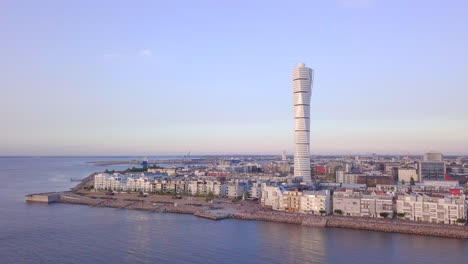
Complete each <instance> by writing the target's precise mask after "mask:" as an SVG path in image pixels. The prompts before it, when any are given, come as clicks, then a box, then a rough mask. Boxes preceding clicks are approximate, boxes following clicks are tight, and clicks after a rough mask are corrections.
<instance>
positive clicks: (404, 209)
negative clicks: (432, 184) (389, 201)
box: [396, 193, 467, 224]
mask: <svg viewBox="0 0 468 264" xmlns="http://www.w3.org/2000/svg"><path fill="white" fill-rule="evenodd" d="M396 204H397V206H396V208H397V213H398V214H404V216H403V217H402V218H404V219H408V220H413V221H424V222H432V223H444V224H454V223H456V221H457V219H466V218H467V212H466V211H467V203H466V198H465V196H464V195H460V196H445V197H443V196H428V195H424V194H417V193H413V194H404V195H399V196H398V200H397V203H396Z"/></svg>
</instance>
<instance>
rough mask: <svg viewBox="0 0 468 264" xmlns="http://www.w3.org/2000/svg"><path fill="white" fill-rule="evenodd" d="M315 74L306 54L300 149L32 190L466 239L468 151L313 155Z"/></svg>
mask: <svg viewBox="0 0 468 264" xmlns="http://www.w3.org/2000/svg"><path fill="white" fill-rule="evenodd" d="M313 79H314V71H313V70H312V69H311V68H308V67H306V66H305V64H304V63H299V64H298V65H297V66H296V67H295V68H294V69H293V74H292V83H293V85H292V94H293V99H294V100H293V110H294V125H295V127H294V138H295V142H294V143H295V145H294V146H295V147H294V156H293V157H292V158H291V157H288V156H287V154H286V152H283V154H282V155H281V157H278V156H237V157H231V158H226V157H220V156H212V157H210V156H208V157H197V158H191V156H190V153H187V155H185V156H184V157H183V158H179V159H170V160H150V159H146V160H143V161H129V162H128V163H129V164H138V165H137V167H133V168H129V169H127V170H124V171H119V172H116V171H108V170H106V171H105V172H102V173H95V174H92V175H90V176H89V177H87V178H86V179H84V180H83V181H82V182H81V183H80V184H78V185H77V186H76V187H75V188H74V189H73V190H72V191H70V192H63V193H50V194H31V195H27V196H26V200H28V201H43V202H62V203H73V204H84V205H89V206H93V207H113V208H121V209H135V210H146V211H151V212H167V213H183V214H193V215H196V216H200V217H205V218H210V219H214V220H218V219H224V218H236V219H245V220H262V221H273V222H281V223H291V224H301V225H305V226H315V227H341V228H353V229H360V230H373V231H383V232H398V233H406V234H418V235H432V236H441V237H451V238H461V239H467V238H468V229H467V227H466V222H467V208H468V204H467V200H466V194H467V193H468V185H467V182H468V158H467V157H457V156H443V155H442V154H441V153H437V152H429V153H426V154H424V155H418V156H408V155H393V156H388V155H387V156H385V155H383V156H381V155H377V154H371V155H356V156H351V155H348V156H346V155H345V156H323V157H320V156H315V157H311V156H310V122H311V119H310V99H311V93H312V84H313ZM118 163H119V162H115V161H102V162H99V163H96V165H97V166H99V165H101V166H105V165H115V164H118ZM140 166H141V167H140Z"/></svg>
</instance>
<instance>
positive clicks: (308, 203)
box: [300, 190, 332, 214]
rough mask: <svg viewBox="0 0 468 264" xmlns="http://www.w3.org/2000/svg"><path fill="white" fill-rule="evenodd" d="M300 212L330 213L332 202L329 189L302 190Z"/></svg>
mask: <svg viewBox="0 0 468 264" xmlns="http://www.w3.org/2000/svg"><path fill="white" fill-rule="evenodd" d="M300 212H301V213H305V214H322V212H325V213H324V214H331V213H332V202H331V193H330V190H321V191H303V192H302V197H301V205H300Z"/></svg>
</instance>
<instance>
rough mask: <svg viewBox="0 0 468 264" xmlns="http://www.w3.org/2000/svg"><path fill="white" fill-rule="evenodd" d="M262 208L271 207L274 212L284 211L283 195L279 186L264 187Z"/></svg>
mask: <svg viewBox="0 0 468 264" xmlns="http://www.w3.org/2000/svg"><path fill="white" fill-rule="evenodd" d="M260 201H261V204H262V206H266V207H271V208H272V209H273V210H284V209H285V206H284V201H283V193H282V192H281V190H280V188H279V187H278V186H266V185H264V186H263V187H262V197H261V199H260Z"/></svg>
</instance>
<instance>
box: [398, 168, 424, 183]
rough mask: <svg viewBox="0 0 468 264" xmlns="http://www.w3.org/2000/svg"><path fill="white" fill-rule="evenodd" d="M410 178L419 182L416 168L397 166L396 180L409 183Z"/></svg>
mask: <svg viewBox="0 0 468 264" xmlns="http://www.w3.org/2000/svg"><path fill="white" fill-rule="evenodd" d="M411 178H413V180H414V181H415V182H419V181H420V179H419V174H418V172H417V170H416V169H408V168H399V169H398V181H399V182H403V181H404V182H405V183H410V182H411Z"/></svg>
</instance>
